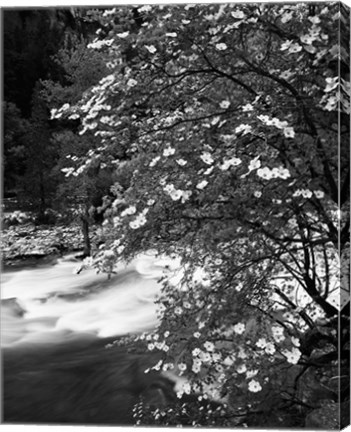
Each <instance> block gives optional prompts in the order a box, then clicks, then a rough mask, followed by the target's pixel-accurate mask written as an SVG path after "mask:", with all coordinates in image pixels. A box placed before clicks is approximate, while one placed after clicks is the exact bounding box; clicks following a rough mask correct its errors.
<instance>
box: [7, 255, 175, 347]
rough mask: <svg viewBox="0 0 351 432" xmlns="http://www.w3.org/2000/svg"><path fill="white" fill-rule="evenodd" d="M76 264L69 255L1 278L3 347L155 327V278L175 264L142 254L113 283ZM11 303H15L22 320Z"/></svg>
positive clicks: (120, 271)
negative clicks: (78, 267) (78, 272)
mask: <svg viewBox="0 0 351 432" xmlns="http://www.w3.org/2000/svg"><path fill="white" fill-rule="evenodd" d="M78 265H79V262H77V260H75V259H74V258H73V257H72V256H68V257H64V258H62V259H60V260H58V262H57V263H56V264H55V265H46V266H42V267H40V266H39V267H35V268H25V269H22V270H13V271H12V270H11V271H7V272H5V273H3V274H2V283H1V299H2V300H3V301H2V307H1V309H2V310H1V344H2V346H5V347H6V346H13V347H14V346H17V345H19V344H23V343H28V342H30V343H33V342H34V343H48V342H51V343H55V342H62V341H64V340H65V339H67V337H68V336H71V337H72V335H74V334H79V335H80V336H82V335H90V336H95V337H98V338H105V337H110V336H119V335H124V334H128V333H135V332H142V331H145V330H149V329H152V328H153V327H155V326H156V324H157V317H156V305H155V303H154V300H155V297H156V295H157V294H158V293H159V291H160V285H159V284H158V283H157V280H158V279H159V278H160V277H161V276H162V274H163V273H164V272H165V271H169V270H166V266H171V267H172V266H173V267H176V263H175V262H172V261H170V260H168V259H156V258H155V257H154V256H153V255H152V254H150V255H143V256H140V257H138V258H137V259H135V261H134V262H132V263H131V264H130V265H128V266H125V265H122V264H120V265H119V266H117V269H116V272H117V274H115V275H113V276H112V277H111V279H110V280H108V279H107V276H106V274H96V272H95V270H93V269H89V270H84V271H82V272H81V273H80V274H76V273H75V269H76V268H77V266H78ZM9 299H16V303H17V304H18V305H19V306H20V307H21V308H22V309H23V310H24V314H23V316H20V314H19V313H18V312H16V310H14V307H13V305H11V301H9ZM6 300H7V301H6ZM6 303H7V304H6Z"/></svg>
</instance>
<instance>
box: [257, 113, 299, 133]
mask: <svg viewBox="0 0 351 432" xmlns="http://www.w3.org/2000/svg"><path fill="white" fill-rule="evenodd" d="M257 118H258V120H260V121H261V122H262V123H263V124H265V125H266V126H273V127H276V128H277V129H282V130H283V134H284V136H285V137H286V138H294V136H295V131H294V128H292V127H289V126H288V122H287V121H285V120H284V121H282V120H279V119H278V118H276V117H269V116H268V115H259V116H257Z"/></svg>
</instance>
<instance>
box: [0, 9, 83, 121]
mask: <svg viewBox="0 0 351 432" xmlns="http://www.w3.org/2000/svg"><path fill="white" fill-rule="evenodd" d="M2 21H3V65H4V66H3V67H4V69H3V70H4V95H3V97H4V100H5V101H7V102H13V103H15V104H16V105H17V106H18V108H20V110H21V111H22V114H23V115H24V116H25V117H29V115H30V111H31V98H32V93H33V89H34V86H35V83H36V82H37V80H38V79H44V78H47V77H48V76H52V75H56V77H57V75H58V74H60V71H59V70H58V69H57V65H55V64H54V62H53V60H52V59H51V56H52V55H54V54H55V53H56V52H57V50H58V49H59V47H60V44H61V42H62V40H63V37H64V35H65V33H66V32H67V31H68V32H73V31H78V27H79V26H78V21H77V19H76V18H75V16H74V15H73V13H72V11H71V10H70V9H60V10H58V9H54V8H47V9H4V10H3V13H2Z"/></svg>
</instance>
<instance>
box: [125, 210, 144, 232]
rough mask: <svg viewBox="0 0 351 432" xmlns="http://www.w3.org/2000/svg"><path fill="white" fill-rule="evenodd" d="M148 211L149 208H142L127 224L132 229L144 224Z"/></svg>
mask: <svg viewBox="0 0 351 432" xmlns="http://www.w3.org/2000/svg"><path fill="white" fill-rule="evenodd" d="M148 211H149V209H144V210H143V211H142V212H141V213H139V214H138V215H137V217H136V218H135V219H134V220H132V221H130V222H129V226H130V227H131V228H132V229H138V228H140V227H141V226H143V225H145V224H146V222H147V219H146V217H145V215H146V214H147V212H148Z"/></svg>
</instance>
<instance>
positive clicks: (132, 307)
mask: <svg viewBox="0 0 351 432" xmlns="http://www.w3.org/2000/svg"><path fill="white" fill-rule="evenodd" d="M173 264H174V263H172V262H170V260H166V259H156V258H155V257H154V256H153V255H152V254H150V255H143V256H140V257H138V258H137V259H135V260H134V261H133V262H132V263H131V264H129V265H122V264H120V265H119V266H118V267H117V272H116V274H115V275H113V276H112V277H111V279H110V280H108V279H107V276H106V275H105V274H96V272H95V271H94V270H92V269H91V270H84V271H83V272H81V273H80V274H76V271H75V270H76V268H77V266H79V261H77V260H76V259H75V258H74V257H73V256H67V257H63V258H61V259H59V260H58V261H57V262H56V263H55V264H54V265H43V266H40V265H38V266H36V267H32V268H23V269H16V270H6V271H4V272H3V273H2V280H1V289H2V293H1V299H2V304H1V345H2V352H3V381H4V409H3V417H4V420H5V422H8V423H25V424H28V423H37V424H40V423H49V424H131V423H132V407H133V405H134V403H135V402H136V401H137V400H138V398H139V397H140V395H141V394H144V395H145V394H148V397H149V396H150V394H151V393H152V392H151V393H150V390H149V389H150V388H153V389H155V388H157V392H156V393H157V394H160V392H161V393H162V395H163V396H164V393H167V392H168V391H169V390H170V389H172V388H173V385H174V383H173V382H169V380H168V379H166V378H164V377H160V376H157V375H147V376H146V375H145V374H144V370H145V368H146V367H149V366H150V365H151V364H153V363H152V362H153V361H154V360H155V359H154V358H152V355H151V354H150V353H142V354H140V353H135V352H133V349H132V348H133V347H114V348H108V349H107V348H106V344H107V343H108V342H111V340H113V339H114V338H116V337H118V336H121V335H126V334H129V333H138V332H143V331H147V330H151V329H153V328H154V327H155V326H156V325H157V316H156V305H155V303H154V300H155V296H156V295H157V294H158V293H159V291H160V285H159V284H158V282H157V281H158V279H159V278H160V277H161V276H162V275H163V274H164V272H165V271H166V272H169V271H170V270H169V269H168V268H169V266H170V267H171V268H172V265H173ZM166 266H168V267H167V270H166ZM173 267H174V268H176V267H177V265H176V264H174V265H173ZM160 388H162V389H163V390H162V391H161V390H160ZM165 389H166V390H165ZM167 389H168V390H167ZM169 394H170V393H169ZM154 396H155V394H151V396H150V398H151V399H152V398H154Z"/></svg>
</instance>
